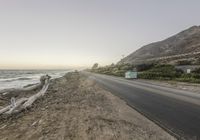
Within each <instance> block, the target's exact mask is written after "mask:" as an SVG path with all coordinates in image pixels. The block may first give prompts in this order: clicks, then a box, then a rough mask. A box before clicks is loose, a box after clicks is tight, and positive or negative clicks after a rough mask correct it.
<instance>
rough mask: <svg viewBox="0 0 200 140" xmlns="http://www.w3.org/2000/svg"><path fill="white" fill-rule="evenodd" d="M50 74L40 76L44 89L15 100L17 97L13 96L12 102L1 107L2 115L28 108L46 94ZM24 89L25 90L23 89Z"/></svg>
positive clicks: (0, 113)
mask: <svg viewBox="0 0 200 140" xmlns="http://www.w3.org/2000/svg"><path fill="white" fill-rule="evenodd" d="M50 78H51V77H50V76H48V75H46V76H42V77H41V78H40V82H41V83H40V84H41V85H43V87H42V89H41V90H40V91H39V92H38V93H36V94H34V95H32V96H30V97H29V98H20V99H18V100H17V101H15V98H11V104H10V105H8V106H6V107H4V108H2V109H0V115H2V114H9V115H11V114H14V113H18V112H20V111H22V110H24V109H27V108H29V107H31V106H32V104H33V103H34V102H35V101H36V100H37V99H38V98H40V97H41V96H43V95H44V94H45V92H46V91H47V89H48V87H49V81H50ZM29 89H30V88H29ZM22 91H24V90H22Z"/></svg>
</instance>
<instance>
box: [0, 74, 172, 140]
mask: <svg viewBox="0 0 200 140" xmlns="http://www.w3.org/2000/svg"><path fill="white" fill-rule="evenodd" d="M0 139H1V140H171V139H174V138H173V137H172V136H170V135H169V134H168V133H166V132H165V131H164V130H162V129H161V128H160V127H158V126H157V125H155V124H154V123H153V122H151V121H149V120H148V119H146V118H145V117H144V116H142V115H140V114H139V113H138V112H136V111H135V110H133V109H132V108H130V107H129V106H127V105H126V104H125V102H124V101H122V100H121V99H119V98H117V97H115V96H113V95H112V94H111V93H109V92H107V91H105V90H103V89H101V88H100V87H99V86H98V85H96V84H95V83H94V82H93V81H91V80H89V79H88V78H87V77H84V76H82V75H79V73H69V74H67V75H66V76H65V77H63V78H60V79H57V80H54V81H52V82H51V85H50V88H49V89H48V92H47V95H46V96H45V97H44V98H42V99H40V100H38V101H37V102H36V103H35V104H34V106H33V107H32V108H31V109H30V110H27V111H26V112H22V113H20V114H18V115H17V116H15V117H12V118H9V119H4V118H2V117H1V120H0Z"/></svg>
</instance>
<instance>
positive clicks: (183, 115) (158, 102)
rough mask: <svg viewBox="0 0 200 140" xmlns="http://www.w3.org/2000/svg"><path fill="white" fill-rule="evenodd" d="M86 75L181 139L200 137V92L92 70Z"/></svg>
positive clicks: (195, 139) (196, 138) (196, 139)
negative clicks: (95, 72)
mask: <svg viewBox="0 0 200 140" xmlns="http://www.w3.org/2000/svg"><path fill="white" fill-rule="evenodd" d="M84 74H87V75H89V77H90V78H91V79H93V80H95V81H96V82H97V83H98V84H99V85H100V86H102V87H103V88H104V89H106V90H109V91H110V92H111V93H113V94H115V95H117V96H119V97H120V98H122V99H123V100H125V101H126V102H127V103H128V104H129V105H130V106H131V107H133V108H135V109H136V110H138V111H139V112H141V113H142V114H143V115H145V116H147V117H148V118H149V119H151V120H153V121H154V122H156V123H157V124H159V125H160V126H162V127H163V128H165V129H167V130H168V132H171V133H173V134H175V135H176V136H177V137H181V139H182V138H185V139H194V140H198V139H200V94H198V93H192V92H188V91H183V90H177V89H171V88H168V87H162V86H158V85H153V84H149V83H144V82H140V81H137V80H126V79H123V78H118V77H113V76H106V75H100V74H93V73H88V72H85V73H84Z"/></svg>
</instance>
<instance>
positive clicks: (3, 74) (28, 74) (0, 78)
mask: <svg viewBox="0 0 200 140" xmlns="http://www.w3.org/2000/svg"><path fill="white" fill-rule="evenodd" d="M69 71H70V70H0V90H2V89H7V88H22V87H24V86H26V85H29V84H35V83H39V82H40V81H39V80H40V77H41V76H42V75H46V74H48V75H50V76H51V77H52V78H53V79H54V78H59V77H62V76H64V75H65V74H66V73H67V72H69Z"/></svg>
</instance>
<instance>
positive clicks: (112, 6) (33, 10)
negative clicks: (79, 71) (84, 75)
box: [0, 0, 200, 68]
mask: <svg viewBox="0 0 200 140" xmlns="http://www.w3.org/2000/svg"><path fill="white" fill-rule="evenodd" d="M199 14H200V1H199V0H0V68H67V67H73V66H90V65H92V64H93V63H94V62H98V63H100V64H101V65H106V64H111V63H112V62H117V61H119V60H120V59H121V58H122V55H128V54H130V53H131V52H133V51H134V50H136V49H138V48H140V47H141V46H142V45H145V44H148V43H151V42H155V41H159V40H162V39H165V38H166V37H169V36H171V35H173V34H175V33H177V32H179V31H181V30H184V29H186V28H188V27H190V26H193V25H199V24H200V15H199Z"/></svg>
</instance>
